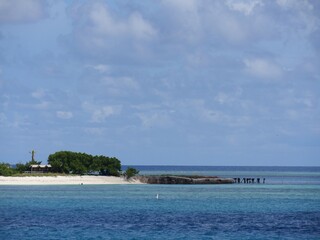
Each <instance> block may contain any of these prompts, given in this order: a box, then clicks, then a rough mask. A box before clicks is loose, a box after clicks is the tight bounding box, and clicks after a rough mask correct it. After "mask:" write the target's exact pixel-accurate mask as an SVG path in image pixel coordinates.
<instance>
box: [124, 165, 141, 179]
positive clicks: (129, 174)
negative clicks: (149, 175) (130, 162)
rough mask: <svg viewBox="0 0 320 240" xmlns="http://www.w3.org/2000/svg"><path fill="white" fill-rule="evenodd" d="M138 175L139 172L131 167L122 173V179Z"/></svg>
mask: <svg viewBox="0 0 320 240" xmlns="http://www.w3.org/2000/svg"><path fill="white" fill-rule="evenodd" d="M137 174H139V171H138V170H137V169H135V168H132V167H128V168H127V170H126V171H125V173H124V177H125V178H126V179H130V178H132V177H133V176H135V175H137Z"/></svg>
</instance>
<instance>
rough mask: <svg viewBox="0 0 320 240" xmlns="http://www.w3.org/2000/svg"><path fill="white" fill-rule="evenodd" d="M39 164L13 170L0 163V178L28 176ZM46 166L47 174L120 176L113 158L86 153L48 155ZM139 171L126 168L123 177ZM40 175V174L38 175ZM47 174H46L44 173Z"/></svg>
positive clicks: (128, 176) (34, 161)
mask: <svg viewBox="0 0 320 240" xmlns="http://www.w3.org/2000/svg"><path fill="white" fill-rule="evenodd" d="M39 164H41V162H39V161H36V160H35V159H34V158H33V157H32V160H31V161H29V162H27V163H26V164H23V163H18V164H16V165H15V168H13V167H12V166H10V164H7V163H0V176H12V175H17V174H18V175H19V174H20V175H25V174H30V172H28V171H30V166H31V165H39ZM48 164H50V165H51V169H50V173H49V174H51V175H52V174H55V173H56V174H94V175H98V174H99V175H105V176H120V175H121V162H120V161H119V160H118V159H117V158H115V157H106V156H92V155H89V154H86V153H78V152H71V151H60V152H56V153H53V154H50V155H49V157H48ZM138 173H139V171H138V170H136V169H134V168H130V167H129V168H128V169H127V170H126V171H125V172H124V173H123V176H124V177H125V178H126V179H129V178H131V177H133V176H135V175H136V174H138ZM40 174H41V173H40ZM46 174H48V173H46Z"/></svg>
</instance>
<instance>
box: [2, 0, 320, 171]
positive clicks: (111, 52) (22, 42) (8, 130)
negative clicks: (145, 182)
mask: <svg viewBox="0 0 320 240" xmlns="http://www.w3.org/2000/svg"><path fill="white" fill-rule="evenodd" d="M319 13H320V1H318V0H274V1H271V0H270V1H269V0H266V1H264V0H245V1H241V0H225V1H219V0H216V1H215V0H159V1H148V0H120V1H116V0H114V1H112V0H110V1H109V0H107V1H103V0H97V1H95V0H92V1H84V0H81V1H80V0H79V1H72V0H65V1H63V0H60V1H54V0H49V1H45V0H0V162H10V163H16V162H25V161H27V160H30V158H31V156H30V154H29V152H30V151H31V150H32V149H35V151H36V152H37V153H36V158H37V159H38V160H42V161H43V162H46V160H47V157H48V155H49V154H51V153H54V152H56V151H60V150H70V151H77V152H86V153H90V154H93V155H96V154H99V155H100V154H101V155H106V156H116V157H118V158H119V159H120V160H121V161H122V163H124V164H158V165H164V164H166V165H298V166H299V165H300V166H301V165H302V166H315V165H318V166H319V165H320V14H319Z"/></svg>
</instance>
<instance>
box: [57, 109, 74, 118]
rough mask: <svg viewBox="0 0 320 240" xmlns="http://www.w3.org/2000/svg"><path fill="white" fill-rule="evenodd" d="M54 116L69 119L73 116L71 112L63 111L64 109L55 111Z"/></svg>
mask: <svg viewBox="0 0 320 240" xmlns="http://www.w3.org/2000/svg"><path fill="white" fill-rule="evenodd" d="M56 116H57V117H58V118H61V119H71V118H73V113H72V112H65V111H57V112H56Z"/></svg>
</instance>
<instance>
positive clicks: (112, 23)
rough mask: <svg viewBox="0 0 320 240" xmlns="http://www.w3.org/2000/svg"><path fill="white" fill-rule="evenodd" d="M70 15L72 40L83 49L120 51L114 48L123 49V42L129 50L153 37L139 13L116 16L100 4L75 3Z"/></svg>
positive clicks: (151, 28) (147, 24)
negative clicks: (73, 23) (72, 30)
mask: <svg viewBox="0 0 320 240" xmlns="http://www.w3.org/2000/svg"><path fill="white" fill-rule="evenodd" d="M72 15H73V19H74V22H75V26H76V28H75V31H74V37H75V39H76V41H77V42H78V43H79V44H80V47H81V48H85V49H84V50H90V49H91V50H92V49H94V50H95V51H98V50H99V49H100V50H112V51H120V50H121V49H119V48H118V47H117V46H121V47H123V46H124V42H127V45H131V47H132V46H133V45H135V44H138V43H139V42H141V41H142V42H145V41H149V40H152V39H153V38H154V37H156V36H157V30H156V29H155V28H154V27H153V26H152V25H151V24H150V23H149V22H148V21H147V20H146V19H145V18H144V17H143V16H142V15H141V13H139V12H132V13H130V14H129V15H128V16H126V17H117V16H116V15H115V14H113V13H112V12H111V11H110V10H109V7H108V5H107V4H106V3H104V2H88V3H86V4H82V5H81V4H79V3H76V4H75V5H74V7H73V8H72ZM120 43H123V44H122V45H121V44H120ZM138 45H139V44H138ZM140 46H143V45H140ZM126 47H128V46H126Z"/></svg>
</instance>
